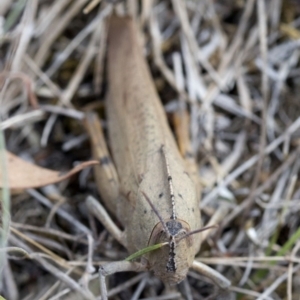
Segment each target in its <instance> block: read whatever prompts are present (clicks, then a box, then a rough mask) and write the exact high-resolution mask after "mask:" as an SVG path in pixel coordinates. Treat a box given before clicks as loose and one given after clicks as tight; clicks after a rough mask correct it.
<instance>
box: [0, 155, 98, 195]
mask: <svg viewBox="0 0 300 300" xmlns="http://www.w3.org/2000/svg"><path fill="white" fill-rule="evenodd" d="M6 157H7V166H8V170H7V172H8V182H9V188H10V189H29V188H38V187H41V186H45V185H48V184H53V183H57V182H60V181H62V180H65V179H67V178H69V177H70V176H72V175H74V174H75V173H77V172H79V171H81V170H83V169H84V168H86V167H89V166H92V165H96V164H98V163H99V162H98V161H96V160H91V161H86V162H83V163H81V164H79V165H77V166H76V167H74V168H73V169H71V170H70V171H69V172H57V171H52V170H49V169H45V168H42V167H39V166H36V165H34V164H32V163H29V162H27V161H24V160H23V159H21V158H19V157H18V156H16V155H14V154H12V153H10V152H9V151H6ZM2 178H3V174H2V170H0V188H1V187H3V180H2Z"/></svg>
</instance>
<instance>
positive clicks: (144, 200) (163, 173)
mask: <svg viewBox="0 0 300 300" xmlns="http://www.w3.org/2000/svg"><path fill="white" fill-rule="evenodd" d="M108 76H109V78H108V82H109V94H108V97H107V101H106V110H107V119H108V132H109V140H110V148H111V153H112V157H113V162H114V165H115V167H114V165H113V163H112V160H111V159H110V158H109V154H108V150H107V147H106V145H105V142H104V138H103V133H102V130H101V125H100V123H99V121H98V119H97V117H96V116H95V115H94V114H92V113H90V114H88V116H87V121H86V125H87V129H88V132H89V134H90V136H91V141H92V149H93V155H94V157H96V158H97V159H99V160H100V166H96V167H95V177H96V180H97V185H98V187H99V192H100V194H101V198H102V199H103V201H104V203H105V206H106V207H107V208H108V210H109V211H110V212H111V213H112V214H114V216H115V217H116V218H117V219H118V220H119V221H120V223H121V224H122V226H123V227H124V231H121V230H120V229H119V228H118V227H117V226H116V225H115V224H114V223H113V221H112V220H111V218H110V216H109V215H108V213H107V212H106V211H105V209H104V208H103V207H102V206H101V204H100V203H98V202H95V201H93V200H92V198H88V200H87V205H88V207H89V209H90V210H91V211H92V212H93V213H94V214H95V215H96V216H97V217H98V218H99V220H100V221H101V222H102V223H103V225H104V226H105V227H106V228H107V230H108V231H109V232H110V233H111V234H112V235H113V236H114V237H115V238H116V240H118V241H119V242H120V243H121V244H122V245H124V247H125V248H126V249H128V251H129V253H134V252H136V251H138V250H141V249H143V248H146V247H148V246H149V245H153V244H158V243H165V244H167V245H166V246H164V247H161V248H160V249H158V250H155V251H152V252H149V253H147V254H145V255H143V256H142V258H141V259H140V262H129V261H120V262H112V263H107V264H105V265H103V266H102V267H101V268H100V277H101V282H102V297H103V298H102V299H106V297H107V295H106V289H105V283H104V277H105V276H107V275H109V274H112V273H115V272H120V271H145V270H151V271H153V272H154V274H155V275H156V276H157V277H159V278H160V279H161V280H162V281H164V282H165V283H168V284H177V283H179V282H180V281H182V280H183V279H184V278H185V277H186V275H187V272H188V270H189V268H190V267H192V268H194V269H196V270H197V271H199V272H200V273H202V274H204V275H205V276H207V277H209V278H211V279H212V280H213V281H214V282H216V283H217V284H218V285H219V286H220V287H222V288H227V287H228V286H229V285H230V282H229V281H228V280H227V279H226V278H224V277H223V276H222V275H221V274H219V273H218V272H216V271H215V270H213V269H211V268H209V267H208V266H206V265H204V264H201V263H199V262H196V261H194V258H195V255H196V254H197V252H198V251H199V249H200V245H201V234H191V233H194V232H197V231H199V229H200V228H201V226H202V224H201V216H200V210H199V200H200V199H199V198H200V192H199V191H198V190H197V188H196V182H195V181H197V180H195V174H194V173H193V172H191V171H190V170H189V169H188V164H187V163H186V161H185V160H184V159H183V158H182V155H181V154H180V152H179V150H178V147H177V145H176V142H175V140H174V137H173V135H172V132H171V130H170V128H169V126H168V123H167V119H166V115H165V112H164V110H163V107H162V105H161V103H160V100H159V97H158V95H157V92H156V90H155V87H154V84H153V81H152V78H151V75H150V72H149V69H148V67H147V64H146V62H145V59H144V57H143V55H142V48H141V46H140V45H139V40H138V31H137V29H136V27H135V24H134V21H132V20H131V19H130V18H127V17H116V16H113V17H112V18H111V20H110V24H109V32H108Z"/></svg>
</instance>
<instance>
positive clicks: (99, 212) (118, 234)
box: [86, 196, 124, 246]
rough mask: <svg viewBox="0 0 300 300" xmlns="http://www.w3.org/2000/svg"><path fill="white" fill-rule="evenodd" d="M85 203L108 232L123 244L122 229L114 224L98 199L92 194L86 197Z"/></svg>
mask: <svg viewBox="0 0 300 300" xmlns="http://www.w3.org/2000/svg"><path fill="white" fill-rule="evenodd" d="M86 205H87V207H88V209H89V211H90V212H91V213H92V214H93V215H94V216H95V217H97V219H98V220H99V221H100V222H101V223H102V225H103V226H104V227H105V228H106V229H107V230H108V232H109V233H110V234H111V235H112V236H113V237H114V238H115V239H116V240H117V241H118V242H119V243H120V244H121V245H123V246H124V238H123V235H122V231H121V230H120V229H119V228H118V227H117V226H116V225H115V223H114V221H113V220H112V219H111V217H110V216H109V214H108V213H107V211H106V209H105V208H104V207H103V206H102V205H101V204H100V203H99V201H98V200H97V199H95V198H93V197H92V196H89V197H88V198H87V199H86Z"/></svg>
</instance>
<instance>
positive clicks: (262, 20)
mask: <svg viewBox="0 0 300 300" xmlns="http://www.w3.org/2000/svg"><path fill="white" fill-rule="evenodd" d="M257 14H258V20H259V22H258V23H259V41H260V52H261V56H262V60H263V72H262V96H263V97H262V103H263V104H262V123H261V132H260V142H259V144H260V146H259V160H258V162H257V166H256V169H255V174H254V179H253V182H252V184H251V194H250V196H249V199H251V200H249V203H250V202H251V204H249V205H248V206H247V208H246V209H245V210H244V212H243V214H244V215H245V216H247V214H248V213H249V210H250V208H251V206H252V204H253V203H254V201H253V198H254V197H255V196H254V193H255V189H256V187H257V185H258V182H259V176H260V173H261V168H262V164H263V161H264V152H265V146H266V136H267V134H266V124H267V121H268V120H267V117H268V116H267V106H268V100H269V99H268V98H269V90H268V75H267V71H266V69H267V63H268V62H267V59H268V57H267V28H266V26H267V16H266V9H265V0H260V1H258V2H257Z"/></svg>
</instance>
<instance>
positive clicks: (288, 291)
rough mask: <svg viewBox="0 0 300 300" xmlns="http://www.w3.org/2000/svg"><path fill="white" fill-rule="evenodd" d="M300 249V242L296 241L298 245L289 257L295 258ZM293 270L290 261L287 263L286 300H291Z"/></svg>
mask: <svg viewBox="0 0 300 300" xmlns="http://www.w3.org/2000/svg"><path fill="white" fill-rule="evenodd" d="M299 249H300V242H299V241H298V243H296V245H295V247H294V249H293V251H292V253H291V257H292V259H293V258H294V257H296V254H297V252H298V251H299ZM293 270H294V265H293V262H292V261H291V262H290V263H289V268H288V278H287V287H286V288H287V299H288V300H292V297H293V296H292V285H293Z"/></svg>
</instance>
